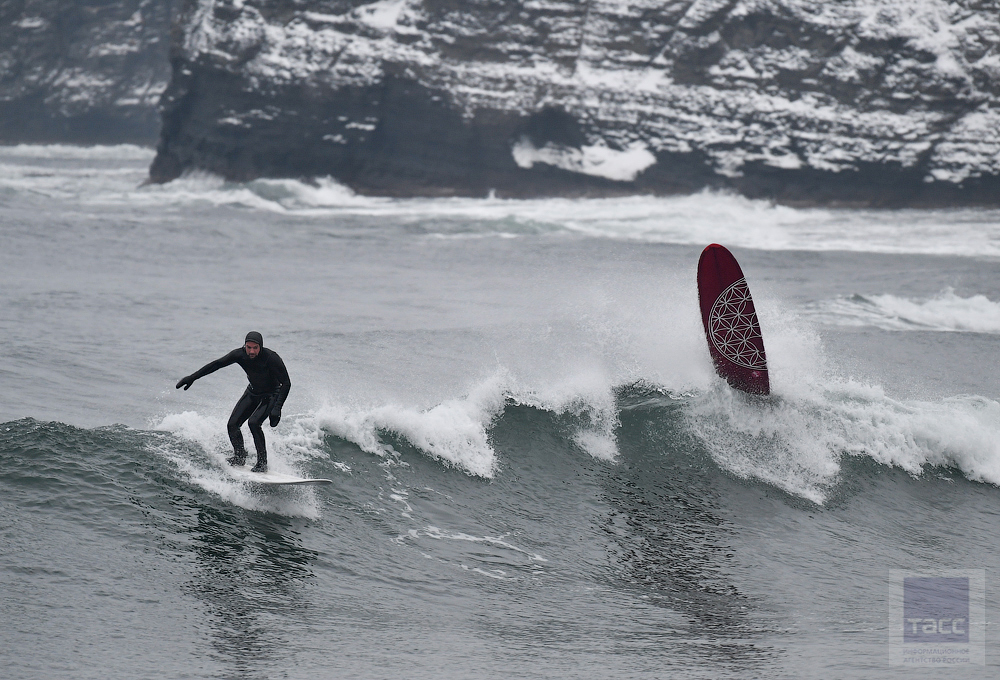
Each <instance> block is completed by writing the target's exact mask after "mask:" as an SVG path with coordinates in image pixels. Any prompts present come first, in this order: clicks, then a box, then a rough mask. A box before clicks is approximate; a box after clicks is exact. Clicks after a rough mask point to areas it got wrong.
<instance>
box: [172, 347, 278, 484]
mask: <svg viewBox="0 0 1000 680" xmlns="http://www.w3.org/2000/svg"><path fill="white" fill-rule="evenodd" d="M232 364H239V365H240V366H241V367H242V368H243V370H244V371H246V372H247V378H249V379H250V385H249V386H248V387H247V389H246V392H244V393H243V396H242V397H240V400H239V401H238V402H236V407H235V408H234V409H233V414H232V415H231V416H229V424H228V425H227V426H226V427H227V428H228V430H229V440H230V441H231V442H232V443H233V451H234V453H233V457H232V458H230V459H229V461H228V462H229V464H230V465H243V464H244V463H246V462H247V450H246V449H245V448H244V447H243V433H242V432H240V428H241V427H242V426H243V423H245V422H247V421H249V424H250V434H252V435H253V443H254V446H256V447H257V464H256V465H254V466H253V472H267V447H266V445H265V444H264V430H263V428H262V425H263V424H264V419H265V418H267V417H268V416H270V417H271V427H277V426H278V421H279V420H281V406H282V405H283V404H284V403H285V399H286V398H287V397H288V390H289V389H291V387H292V381H291V380H289V379H288V371H287V370H286V369H285V364H284V362H283V361H282V360H281V357H279V356H278V353H277V352H272V351H271V350H269V349H266V348H265V347H264V338H263V337H262V336H261V334H260V333H258V332H257V331H250V332H249V333H247V337H246V340H245V341H244V343H243V346H242V347H237V348H236V349H234V350H233V351H232V352H230V353H229V354H227V355H226V356H224V357H222V358H221V359H216V360H215V361H213V362H211V363H209V364H205V366H203V367H202V368H200V369H198V370H197V371H195V372H194V373H192V374H191V375H189V376H187V377H186V378H181V380H180V382H178V383H177V389H180V388H181V387H183V388H184V389H185V390H186V389H187V388H189V387H191V384H192V383H193V382H194V381H195V380H197V379H198V378H203V377H205V376H206V375H208V374H209V373H215V372H216V371H218V370H219V369H220V368H225V367H226V366H231V365H232Z"/></svg>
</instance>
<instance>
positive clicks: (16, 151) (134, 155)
mask: <svg viewBox="0 0 1000 680" xmlns="http://www.w3.org/2000/svg"><path fill="white" fill-rule="evenodd" d="M155 156H156V149H153V148H149V147H145V146H136V145H134V144H112V145H99V146H71V145H69V144H14V145H10V146H0V160H2V159H8V158H25V159H28V158H34V159H56V160H59V159H66V160H69V159H73V160H102V161H105V160H113V161H120V160H129V161H143V162H145V163H152V162H153V158H154V157H155Z"/></svg>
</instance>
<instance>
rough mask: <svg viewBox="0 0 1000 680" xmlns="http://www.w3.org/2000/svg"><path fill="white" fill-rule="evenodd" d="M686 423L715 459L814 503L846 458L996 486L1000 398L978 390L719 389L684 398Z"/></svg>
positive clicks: (849, 385) (835, 384)
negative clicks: (934, 396)
mask: <svg viewBox="0 0 1000 680" xmlns="http://www.w3.org/2000/svg"><path fill="white" fill-rule="evenodd" d="M686 415H687V422H688V425H689V427H690V428H691V429H692V431H693V432H694V433H695V434H696V435H697V436H698V438H699V440H700V441H701V442H702V443H703V444H704V445H705V446H706V448H707V449H708V451H709V452H710V453H711V455H712V457H713V458H714V459H715V460H716V462H717V463H718V464H719V465H720V466H721V467H723V468H724V469H726V470H728V471H729V472H731V473H733V474H735V475H737V476H738V477H743V478H748V479H757V480H760V481H763V482H765V483H768V484H772V485H774V486H776V487H778V488H780V489H783V490H784V491H786V492H788V493H790V494H792V495H795V496H799V497H802V498H805V499H808V500H810V501H813V502H815V503H818V504H822V503H824V502H825V501H826V499H827V498H828V496H829V495H830V493H831V492H832V491H833V490H834V489H835V487H836V485H837V484H838V483H839V482H841V481H843V480H842V478H841V472H842V463H843V457H844V456H856V457H865V458H868V459H871V460H873V461H875V462H876V463H879V464H882V465H887V466H891V467H896V468H900V469H902V470H904V471H906V472H907V473H909V474H911V475H915V476H916V475H920V474H922V473H923V472H924V469H925V467H927V466H940V467H948V468H954V469H957V470H960V471H961V473H962V474H963V475H964V476H965V477H966V478H967V479H969V480H971V481H975V482H984V483H989V484H995V485H1000V403H998V402H996V401H994V400H992V399H988V398H985V397H981V396H974V395H971V396H956V397H951V398H947V399H943V400H941V401H938V402H929V401H903V400H897V399H893V398H891V397H889V396H887V395H886V394H885V393H884V391H883V390H882V389H881V388H880V387H878V386H873V385H868V384H865V383H861V382H856V381H851V380H847V381H835V380H831V381H830V382H829V383H828V384H826V385H824V386H819V385H812V386H806V387H802V388H800V389H799V390H798V392H797V393H795V394H787V395H782V394H780V393H779V394H776V395H775V396H774V397H772V398H771V399H758V398H747V397H745V396H744V395H741V394H739V393H737V392H734V391H733V390H730V389H728V388H725V387H722V386H719V388H718V389H716V390H713V391H710V392H707V393H704V394H701V395H698V396H697V397H695V398H693V399H692V401H691V402H690V404H689V405H688V410H687V413H686Z"/></svg>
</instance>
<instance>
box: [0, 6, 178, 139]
mask: <svg viewBox="0 0 1000 680" xmlns="http://www.w3.org/2000/svg"><path fill="white" fill-rule="evenodd" d="M171 5H172V3H171V1H170V0H119V1H118V2H93V1H91V2H80V1H77V0H32V1H30V2H24V0H0V143H8V144H9V143H17V142H65V143H89V144H93V143H121V142H131V143H140V144H152V143H154V142H155V141H156V137H157V134H158V132H159V127H160V125H159V123H160V120H159V114H158V111H157V108H156V106H157V103H158V102H159V99H160V96H161V94H162V93H163V91H164V90H165V89H166V87H167V81H168V80H169V78H170V64H169V61H168V51H169V42H170V41H169V34H170V12H171Z"/></svg>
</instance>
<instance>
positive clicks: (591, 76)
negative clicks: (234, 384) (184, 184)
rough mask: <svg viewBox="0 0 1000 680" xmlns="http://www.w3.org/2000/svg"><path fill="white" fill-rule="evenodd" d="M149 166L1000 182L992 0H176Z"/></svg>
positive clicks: (739, 182) (843, 199) (340, 173)
mask: <svg viewBox="0 0 1000 680" xmlns="http://www.w3.org/2000/svg"><path fill="white" fill-rule="evenodd" d="M171 65H172V78H171V81H170V85H169V87H168V89H167V91H166V93H165V95H164V98H163V101H162V114H163V129H162V135H161V139H160V146H159V153H158V155H157V158H156V160H155V162H154V164H153V166H152V168H151V170H150V175H151V178H152V179H154V180H156V181H168V180H170V179H172V178H174V177H177V176H179V175H180V174H181V173H182V172H184V171H186V170H189V169H203V170H209V171H212V172H215V173H218V174H221V175H223V176H225V177H228V178H231V179H238V180H245V179H250V178H254V177H259V176H272V177H273V176H283V177H308V176H323V175H330V176H333V177H334V178H336V179H338V180H340V181H342V182H345V183H346V184H348V185H350V186H352V187H354V188H355V189H357V190H359V191H362V192H368V193H381V194H389V195H421V194H422V195H451V194H463V195H484V194H486V193H487V192H489V191H491V190H495V191H496V193H497V194H498V195H501V196H502V195H514V196H531V195H554V194H561V195H567V194H569V195H573V194H590V195H596V194H619V193H634V192H655V193H663V194H666V193H674V192H684V191H692V190H697V189H699V188H702V187H705V186H712V187H730V188H734V189H736V190H738V191H741V192H743V193H744V194H746V195H749V196H755V197H771V198H775V199H778V200H782V201H786V202H792V203H796V202H801V203H821V204H823V203H825V204H837V203H844V204H853V205H940V204H976V203H984V204H996V203H1000V4H998V3H996V2H990V1H977V0H960V1H959V2H945V1H944V0H911V1H905V2H904V1H900V0H846V1H843V2H836V3H832V2H824V1H822V0H819V1H814V0H676V1H672V0H579V1H556V0H462V2H457V1H455V0H382V1H381V2H375V3H368V4H365V3H362V2H352V1H351V0H294V1H290V0H185V2H184V4H183V6H182V8H181V11H180V14H179V21H178V24H177V27H176V31H175V33H174V38H173V49H172V54H171Z"/></svg>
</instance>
